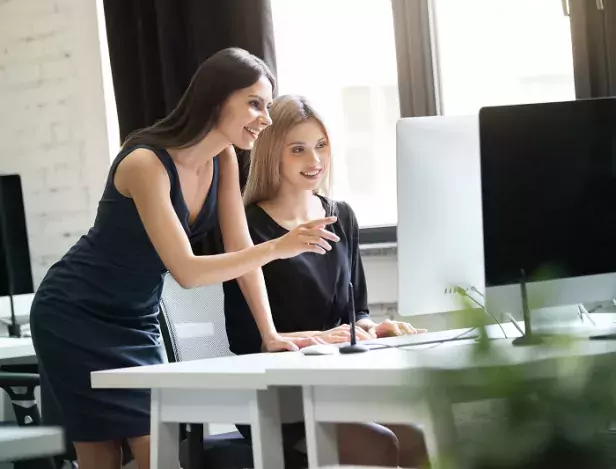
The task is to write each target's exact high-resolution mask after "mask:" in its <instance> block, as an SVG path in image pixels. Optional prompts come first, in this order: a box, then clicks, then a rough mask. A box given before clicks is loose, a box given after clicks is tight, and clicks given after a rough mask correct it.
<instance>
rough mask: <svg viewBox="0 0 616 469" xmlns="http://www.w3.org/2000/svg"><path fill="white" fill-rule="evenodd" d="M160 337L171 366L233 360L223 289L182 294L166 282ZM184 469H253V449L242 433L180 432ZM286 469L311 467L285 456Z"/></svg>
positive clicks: (191, 428)
mask: <svg viewBox="0 0 616 469" xmlns="http://www.w3.org/2000/svg"><path fill="white" fill-rule="evenodd" d="M160 325H161V335H162V338H163V341H164V344H165V350H166V352H167V359H168V360H169V361H170V362H175V361H186V360H198V359H203V358H214V357H221V356H227V355H232V353H231V351H230V350H229V341H228V340H227V333H226V330H225V317H224V293H223V290H222V285H220V284H218V285H208V286H205V287H200V288H194V289H189V290H187V289H184V288H182V287H181V286H180V285H178V283H177V282H176V281H175V280H174V279H173V277H172V276H171V275H167V277H166V278H165V285H164V288H163V294H162V300H161V305H160ZM180 438H181V439H182V441H181V443H180V464H181V466H182V468H183V469H206V468H207V469H252V468H253V459H252V447H251V445H250V441H248V440H246V439H245V438H244V437H243V436H242V435H241V434H240V433H239V432H237V431H235V432H229V433H223V434H219V435H208V436H204V426H203V425H202V424H190V425H186V426H183V428H181V430H180ZM285 458H286V461H287V466H288V467H289V468H290V467H293V468H303V467H307V466H308V464H307V461H306V456H305V455H304V454H303V453H300V452H299V451H294V450H293V451H288V454H285Z"/></svg>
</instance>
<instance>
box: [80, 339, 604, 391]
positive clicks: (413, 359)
mask: <svg viewBox="0 0 616 469" xmlns="http://www.w3.org/2000/svg"><path fill="white" fill-rule="evenodd" d="M492 345H493V346H494V354H493V355H492V356H490V357H489V358H487V359H484V362H483V363H482V362H480V361H477V358H476V357H475V356H474V350H475V342H474V341H472V340H471V341H462V342H461V341H456V342H451V343H444V344H441V345H437V346H429V347H428V348H423V347H413V348H386V349H373V350H370V351H369V352H366V353H360V354H349V355H343V354H337V355H303V354H301V353H300V352H282V353H270V354H253V355H243V356H228V357H220V358H211V359H205V360H196V361H191V362H181V363H169V364H163V365H152V366H141V367H134V368H125V369H121V370H107V371H100V372H95V373H92V386H93V387H95V388H182V389H265V388H266V387H267V386H285V385H286V386H304V385H322V386H399V385H409V384H419V383H420V382H421V380H422V377H423V376H424V375H425V374H424V371H425V369H426V368H432V369H438V370H442V371H451V372H463V371H465V370H469V369H474V368H477V367H481V366H500V365H505V364H509V365H516V364H517V365H520V364H524V365H525V366H531V367H532V366H537V367H538V369H539V368H549V367H548V366H547V365H546V363H547V364H549V363H550V361H553V360H555V359H558V358H562V357H564V356H566V355H571V354H572V353H573V354H574V355H576V356H582V357H589V356H601V355H610V354H614V353H616V341H589V340H580V341H578V342H576V343H575V345H574V347H573V348H547V347H539V348H537V347H515V346H513V345H512V344H511V340H510V339H502V340H494V341H492ZM469 376H470V374H469ZM469 379H470V378H469Z"/></svg>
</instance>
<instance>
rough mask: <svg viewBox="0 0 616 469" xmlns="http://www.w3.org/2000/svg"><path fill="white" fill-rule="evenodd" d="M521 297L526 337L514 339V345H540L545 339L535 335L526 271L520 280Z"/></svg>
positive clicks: (522, 272)
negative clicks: (529, 304)
mask: <svg viewBox="0 0 616 469" xmlns="http://www.w3.org/2000/svg"><path fill="white" fill-rule="evenodd" d="M520 295H521V297H522V315H523V317H524V335H523V336H521V337H516V338H515V339H513V342H512V343H513V345H515V346H525V345H540V344H542V343H543V339H542V338H541V337H540V336H536V335H534V334H533V329H532V325H531V322H530V321H531V318H530V308H529V306H528V293H527V291H526V274H525V272H524V269H522V271H521V278H520Z"/></svg>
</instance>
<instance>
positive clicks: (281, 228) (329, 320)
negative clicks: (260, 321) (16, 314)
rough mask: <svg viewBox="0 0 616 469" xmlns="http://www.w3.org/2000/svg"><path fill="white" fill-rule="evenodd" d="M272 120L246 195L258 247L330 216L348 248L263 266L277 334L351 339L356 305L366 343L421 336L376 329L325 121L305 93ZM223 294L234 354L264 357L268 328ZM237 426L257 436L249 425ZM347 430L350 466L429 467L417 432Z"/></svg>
mask: <svg viewBox="0 0 616 469" xmlns="http://www.w3.org/2000/svg"><path fill="white" fill-rule="evenodd" d="M270 115H271V118H272V121H273V124H272V125H271V126H269V127H268V128H267V129H264V130H263V131H262V132H261V135H260V137H259V139H258V140H257V141H256V143H255V145H254V147H253V150H252V155H251V168H250V173H249V177H248V182H247V185H246V189H245V192H244V203H245V205H246V216H247V221H248V226H249V230H250V234H251V236H252V240H253V242H254V243H255V244H260V243H264V242H268V241H271V240H273V239H277V238H279V237H281V236H284V235H285V234H286V233H288V232H289V231H291V230H293V229H294V228H296V227H297V226H299V225H301V224H302V223H305V222H306V221H308V220H313V219H321V218H324V217H330V216H336V217H337V221H336V222H335V223H333V224H331V225H329V226H328V227H327V229H328V230H330V231H332V232H333V233H334V234H335V235H336V236H337V237H338V238H339V242H337V243H335V244H333V245H327V246H324V247H325V249H327V250H328V251H329V252H328V254H327V256H316V255H312V254H303V255H299V256H297V257H294V258H292V259H284V260H278V261H274V262H272V263H270V264H268V265H266V266H264V267H263V274H264V277H265V283H266V287H267V293H268V297H269V302H270V306H271V310H272V317H273V320H274V324H275V326H276V329H277V330H278V331H279V333H280V334H281V335H282V336H283V337H284V336H286V337H293V336H297V337H312V338H314V339H315V340H317V341H322V342H327V343H336V342H346V341H348V340H349V336H350V331H349V326H348V323H349V317H350V316H349V313H350V312H351V309H352V308H353V307H354V311H353V312H354V313H355V314H356V317H357V326H358V329H357V335H358V338H359V339H368V338H372V337H380V336H386V335H398V334H404V333H406V334H413V333H416V332H419V331H417V330H416V329H414V328H413V327H412V326H411V325H410V324H408V323H402V322H395V321H386V322H383V323H380V324H377V323H375V322H373V321H372V320H371V319H370V317H369V312H368V301H367V289H366V279H365V276H364V271H363V266H362V261H361V257H360V253H359V245H358V235H359V228H358V226H357V220H356V218H355V214H354V213H353V210H352V209H351V207H350V206H349V205H348V204H347V203H345V202H339V201H334V200H332V199H330V198H328V197H327V196H326V194H328V189H329V185H330V180H331V168H330V158H331V156H330V142H329V135H328V133H327V129H326V127H325V125H324V124H323V121H322V119H321V118H320V117H319V115H318V114H317V112H316V111H315V110H314V109H313V108H312V107H311V106H310V104H309V103H308V102H307V101H306V100H305V98H303V97H300V96H281V97H279V98H278V99H276V100H275V101H274V103H273V105H272V108H271V110H270ZM224 290H225V315H226V327H227V335H228V338H229V343H230V347H231V350H232V351H233V352H234V353H236V354H246V353H256V352H259V351H260V350H261V348H262V345H261V337H260V335H259V330H258V328H257V326H256V323H255V321H254V319H253V317H252V315H251V312H250V309H249V307H248V305H247V303H246V300H245V299H244V297H243V295H242V292H241V290H240V288H239V286H238V284H237V283H236V282H235V281H231V282H227V283H225V284H224ZM351 295H352V298H351ZM238 428H239V429H240V431H241V432H242V433H243V434H244V435H245V436H246V437H248V438H249V437H250V434H249V428H248V427H243V426H240V427H238ZM338 428H339V429H338V443H339V453H340V460H341V463H343V464H359V465H371V466H391V467H397V466H398V465H401V466H402V467H421V465H422V464H423V463H425V458H426V452H425V446H424V444H423V438H422V435H421V431H419V430H418V429H415V428H413V427H405V426H397V427H389V428H387V427H384V426H381V425H376V424H370V425H360V424H341V425H339V427H338ZM283 436H284V439H285V446H286V447H287V448H289V447H297V445H298V444H299V445H302V443H303V439H304V426H303V423H300V424H291V425H285V426H284V429H283Z"/></svg>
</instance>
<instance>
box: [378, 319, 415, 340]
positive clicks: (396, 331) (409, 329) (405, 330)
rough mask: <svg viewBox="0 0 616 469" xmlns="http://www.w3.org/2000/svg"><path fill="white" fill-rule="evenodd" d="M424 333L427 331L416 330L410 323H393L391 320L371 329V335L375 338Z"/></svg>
mask: <svg viewBox="0 0 616 469" xmlns="http://www.w3.org/2000/svg"><path fill="white" fill-rule="evenodd" d="M424 332H427V329H415V328H414V327H413V326H411V324H409V323H408V322H402V321H392V320H391V319H386V320H385V321H383V322H382V323H380V324H377V325H376V326H374V327H373V328H372V329H370V335H372V336H374V337H395V336H400V335H408V334H421V333H424Z"/></svg>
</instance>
